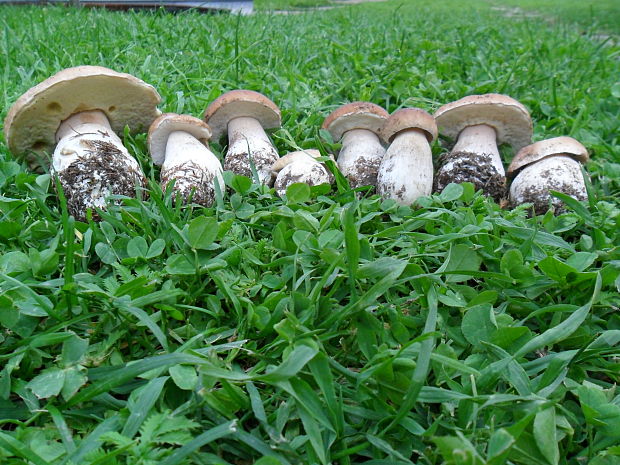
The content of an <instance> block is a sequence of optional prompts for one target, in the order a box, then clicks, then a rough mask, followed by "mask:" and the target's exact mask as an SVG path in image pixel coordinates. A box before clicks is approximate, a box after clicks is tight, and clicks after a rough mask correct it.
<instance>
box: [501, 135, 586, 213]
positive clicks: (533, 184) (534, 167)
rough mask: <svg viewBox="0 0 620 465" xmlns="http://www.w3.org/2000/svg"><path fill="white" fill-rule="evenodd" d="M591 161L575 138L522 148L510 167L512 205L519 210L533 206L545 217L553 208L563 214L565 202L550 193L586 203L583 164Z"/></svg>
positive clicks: (548, 141) (553, 139)
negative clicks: (555, 192)
mask: <svg viewBox="0 0 620 465" xmlns="http://www.w3.org/2000/svg"><path fill="white" fill-rule="evenodd" d="M588 159H589V156H588V151H587V150H586V148H585V147H584V146H583V145H582V144H581V143H580V142H578V141H577V140H575V139H573V138H572V137H565V136H564V137H554V138H552V139H547V140H541V141H540V142H536V143H534V144H532V145H528V146H526V147H523V148H522V149H521V150H519V152H518V153H517V154H516V155H515V157H514V158H513V160H512V163H510V166H509V167H508V176H509V177H513V178H514V179H513V181H512V184H511V185H510V203H511V204H512V206H517V205H520V204H523V203H531V204H533V207H534V212H535V213H536V214H542V213H544V212H545V211H547V209H548V208H549V205H550V204H551V205H553V207H554V208H555V209H556V212H559V211H561V210H562V201H561V200H560V199H558V198H556V197H553V196H551V194H550V193H549V191H551V190H554V191H558V192H561V193H563V194H566V195H570V196H571V197H573V198H575V199H577V200H586V199H587V198H588V194H587V192H586V185H585V181H584V179H583V174H582V172H581V166H580V163H584V164H585V163H586V162H587V161H588Z"/></svg>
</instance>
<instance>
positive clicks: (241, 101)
mask: <svg viewBox="0 0 620 465" xmlns="http://www.w3.org/2000/svg"><path fill="white" fill-rule="evenodd" d="M242 116H246V117H249V118H254V119H256V120H258V122H259V123H260V124H261V126H262V127H263V128H264V129H275V128H279V127H280V126H282V116H281V115H280V109H279V108H278V106H277V105H276V104H275V103H273V102H272V101H271V100H269V99H268V98H267V97H265V96H264V95H263V94H260V93H258V92H254V91H253V90H242V89H238V90H231V91H230V92H226V93H225V94H222V95H220V96H219V97H218V98H216V99H215V100H214V101H213V102H211V104H210V105H209V106H208V107H207V109H206V110H205V116H204V120H205V121H206V122H207V123H208V124H209V126H211V130H212V131H213V138H214V139H215V140H219V139H221V138H222V136H223V135H224V134H226V133H227V132H228V122H229V121H230V120H231V119H235V118H239V117H242Z"/></svg>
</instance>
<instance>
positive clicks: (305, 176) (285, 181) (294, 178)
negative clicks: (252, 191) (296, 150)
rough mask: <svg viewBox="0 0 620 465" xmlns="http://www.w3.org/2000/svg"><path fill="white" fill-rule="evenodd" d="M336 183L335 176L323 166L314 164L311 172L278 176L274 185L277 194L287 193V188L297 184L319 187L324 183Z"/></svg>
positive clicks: (288, 173)
mask: <svg viewBox="0 0 620 465" xmlns="http://www.w3.org/2000/svg"><path fill="white" fill-rule="evenodd" d="M333 181H334V176H333V175H332V174H331V173H330V172H329V171H328V170H327V169H326V168H324V167H323V166H322V165H319V164H318V163H316V164H315V163H313V164H312V167H311V168H310V170H308V171H306V172H302V173H299V172H297V173H294V172H293V173H291V172H287V173H284V174H283V175H282V176H278V177H277V179H276V182H275V184H274V186H273V187H274V188H275V189H276V191H277V192H280V193H285V192H286V188H287V187H288V186H290V185H291V184H294V183H296V182H302V183H305V184H308V185H309V186H318V185H320V184H323V183H329V184H331V183H332V182H333Z"/></svg>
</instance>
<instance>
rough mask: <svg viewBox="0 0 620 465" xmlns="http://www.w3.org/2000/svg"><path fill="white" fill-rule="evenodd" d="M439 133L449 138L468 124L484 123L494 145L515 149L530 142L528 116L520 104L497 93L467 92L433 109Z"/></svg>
mask: <svg viewBox="0 0 620 465" xmlns="http://www.w3.org/2000/svg"><path fill="white" fill-rule="evenodd" d="M435 120H436V121H437V126H439V132H440V133H441V134H443V135H445V136H448V137H450V138H452V139H455V140H456V138H457V137H458V135H459V133H460V132H461V131H462V130H463V129H465V128H466V127H469V126H476V125H479V124H485V125H487V126H491V127H493V128H494V129H495V133H496V135H497V143H498V144H503V143H506V144H509V145H511V146H512V147H513V148H514V149H515V150H518V149H520V148H521V147H524V146H526V145H528V144H529V143H531V141H532V118H531V117H530V113H529V112H528V111H527V108H525V107H524V106H523V105H522V104H521V103H519V102H518V101H517V100H515V99H513V98H512V97H508V96H507V95H501V94H484V95H470V96H468V97H464V98H462V99H460V100H457V101H455V102H451V103H448V104H446V105H443V106H442V107H440V108H439V109H437V111H436V112H435Z"/></svg>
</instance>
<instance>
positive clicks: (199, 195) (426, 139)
mask: <svg viewBox="0 0 620 465" xmlns="http://www.w3.org/2000/svg"><path fill="white" fill-rule="evenodd" d="M160 100H161V98H160V96H159V94H158V93H157V91H156V90H155V88H153V87H152V86H151V85H149V84H146V83H145V82H143V81H142V80H140V79H138V78H136V77H134V76H131V75H129V74H124V73H118V72H115V71H112V70H110V69H107V68H103V67H99V66H78V67H75V68H69V69H65V70H63V71H60V72H59V73H57V74H55V75H54V76H52V77H50V78H49V79H46V80H45V81H43V82H42V83H40V84H38V85H37V86H35V87H33V88H32V89H30V90H29V91H27V92H26V93H25V94H24V95H22V96H21V97H20V98H19V99H18V100H17V101H16V102H15V103H14V104H13V106H12V107H11V108H10V110H9V112H8V115H7V117H6V120H5V124H4V133H5V138H6V141H7V144H8V146H9V149H10V150H11V152H12V153H14V154H16V155H18V156H22V155H23V156H25V157H26V158H27V160H28V161H29V162H30V165H31V167H33V168H34V169H36V168H37V166H38V167H40V166H42V165H43V164H45V163H48V160H49V157H46V155H45V154H46V153H47V154H49V153H52V157H51V163H50V171H51V172H52V173H53V174H55V175H57V176H58V179H59V182H60V185H61V186H62V189H63V192H64V194H65V197H66V199H67V206H68V210H69V213H70V214H72V215H73V216H74V217H75V218H76V219H79V220H85V219H86V212H87V211H88V210H89V209H90V210H95V208H99V209H104V208H105V206H106V201H107V198H108V197H110V196H112V195H116V196H134V195H136V192H140V191H141V189H139V188H144V187H145V185H146V179H145V176H144V174H143V173H142V171H141V169H140V166H139V164H138V163H137V161H136V160H135V158H134V157H132V156H131V155H130V153H129V151H128V150H127V148H125V146H124V145H123V143H122V141H121V139H120V138H119V136H118V135H117V134H122V132H123V130H124V128H125V127H128V128H130V130H133V131H136V130H140V129H141V128H146V127H149V131H148V148H149V152H150V154H151V157H152V160H153V163H154V164H156V165H159V166H161V172H160V176H161V184H162V188H164V189H166V188H167V186H168V185H169V184H170V183H173V184H172V189H173V192H174V195H175V198H176V199H179V198H181V199H182V200H184V201H189V200H191V201H192V202H194V203H198V204H202V205H205V206H208V205H211V204H212V203H213V201H214V198H215V192H216V189H218V185H219V188H223V187H224V182H223V177H222V173H223V171H224V170H227V171H232V172H234V173H235V174H238V175H244V176H248V177H252V178H253V179H255V180H257V181H258V182H260V183H262V184H265V185H268V186H273V187H274V188H275V190H276V192H277V194H278V195H280V196H282V195H284V194H285V193H286V189H287V187H288V186H289V185H291V184H292V183H297V182H304V183H307V184H309V185H319V184H323V183H331V182H333V179H334V178H333V175H332V173H331V172H330V171H329V170H328V169H327V168H326V167H325V165H324V164H323V163H322V162H321V160H324V158H321V154H320V153H319V151H318V150H302V151H297V152H292V153H289V154H287V155H285V156H283V157H280V156H279V154H278V151H277V150H276V148H275V147H274V145H273V144H272V142H271V141H270V139H269V136H268V135H267V134H266V132H265V130H268V129H274V128H279V127H280V126H281V115H280V110H279V108H278V107H277V106H276V105H275V104H274V103H273V102H272V101H271V100H269V99H268V98H267V97H265V96H264V95H262V94H259V93H257V92H253V91H248V90H233V91H231V92H227V93H225V94H223V95H221V96H220V97H219V98H217V99H216V100H215V101H213V102H212V103H211V104H210V105H209V106H208V108H207V109H206V111H205V115H204V121H203V120H201V119H198V118H195V117H192V116H189V115H178V114H174V113H165V114H161V112H160V111H159V110H158V108H157V105H158V104H159V103H160ZM438 128H439V130H440V131H441V133H442V134H443V135H445V136H447V137H448V138H450V139H452V140H455V141H456V143H455V145H454V147H453V148H452V150H451V151H450V152H448V153H446V154H444V155H443V156H442V157H441V158H440V167H439V169H438V171H437V173H436V176H433V174H434V170H433V158H432V153H431V144H432V143H433V141H435V140H436V139H437V136H438ZM323 129H326V130H327V131H329V132H330V134H331V136H332V138H333V140H334V141H335V142H339V143H340V144H341V150H340V153H339V154H338V156H337V160H336V162H337V164H338V168H339V169H340V171H341V172H342V173H343V175H344V176H346V177H347V179H348V180H349V183H350V186H351V187H352V188H354V189H355V188H360V187H363V186H370V189H376V192H377V193H378V194H379V195H381V196H382V197H384V198H391V199H394V200H395V201H396V202H398V203H400V204H403V205H411V204H412V203H413V202H414V201H415V200H416V199H417V198H418V197H420V196H424V195H429V194H431V192H433V190H435V191H437V192H440V191H441V190H442V189H443V188H444V187H445V186H446V185H447V184H449V183H451V182H456V183H459V182H466V181H468V182H472V183H473V184H474V185H475V187H476V189H481V190H482V191H483V192H484V193H485V194H486V195H489V196H492V197H493V198H495V199H496V200H497V201H500V202H501V201H504V202H507V203H509V204H510V205H513V206H515V205H519V204H522V203H531V204H533V206H534V210H535V211H536V213H541V212H544V211H546V210H547V209H548V208H549V206H550V205H553V206H554V207H555V208H556V209H557V208H561V202H560V201H559V199H557V198H555V197H552V196H551V195H550V193H549V191H551V190H554V191H559V192H562V193H565V194H567V195H570V196H572V197H574V198H576V199H578V200H585V199H586V188H585V182H584V178H583V175H582V171H581V168H580V165H579V163H580V162H582V163H585V162H586V161H587V160H588V152H587V150H586V149H585V147H583V145H581V144H580V143H579V142H577V141H576V140H574V139H572V138H570V137H556V138H553V139H548V140H543V141H540V142H537V143H535V144H531V138H532V120H531V118H530V115H529V113H528V111H527V109H526V108H525V107H524V106H523V105H521V104H520V103H519V102H517V101H516V100H514V99H512V98H510V97H508V96H505V95H498V94H486V95H473V96H469V97H465V98H463V99H461V100H458V101H456V102H452V103H449V104H447V105H444V106H442V107H440V108H439V109H438V110H437V111H436V112H435V114H434V116H433V115H430V114H429V113H427V112H425V111H424V110H421V109H417V108H404V109H401V110H398V111H396V112H394V113H393V114H392V115H390V114H389V113H388V112H387V111H386V110H384V109H383V108H381V107H379V106H377V105H375V104H373V103H369V102H354V103H349V104H347V105H344V106H342V107H340V108H338V109H336V110H335V111H334V112H333V113H332V114H330V115H329V116H328V117H327V118H326V119H325V121H324V123H323ZM224 136H227V138H228V148H227V152H226V155H225V157H224V165H223V166H222V164H221V162H220V160H219V159H218V158H217V157H216V156H215V155H214V154H213V152H211V150H210V149H209V145H208V141H209V140H210V139H212V138H213V139H215V140H220V139H222V138H223V137H224ZM502 143H507V144H510V145H511V146H512V147H513V149H515V150H518V152H517V154H516V156H515V157H514V158H513V160H512V163H511V164H510V166H509V167H508V171H507V174H508V176H509V177H511V178H513V179H512V183H511V186H510V190H509V192H507V189H506V185H507V182H506V173H505V171H504V167H503V164H502V159H501V157H500V153H499V150H498V145H500V144H502ZM506 197H507V200H506Z"/></svg>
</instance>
